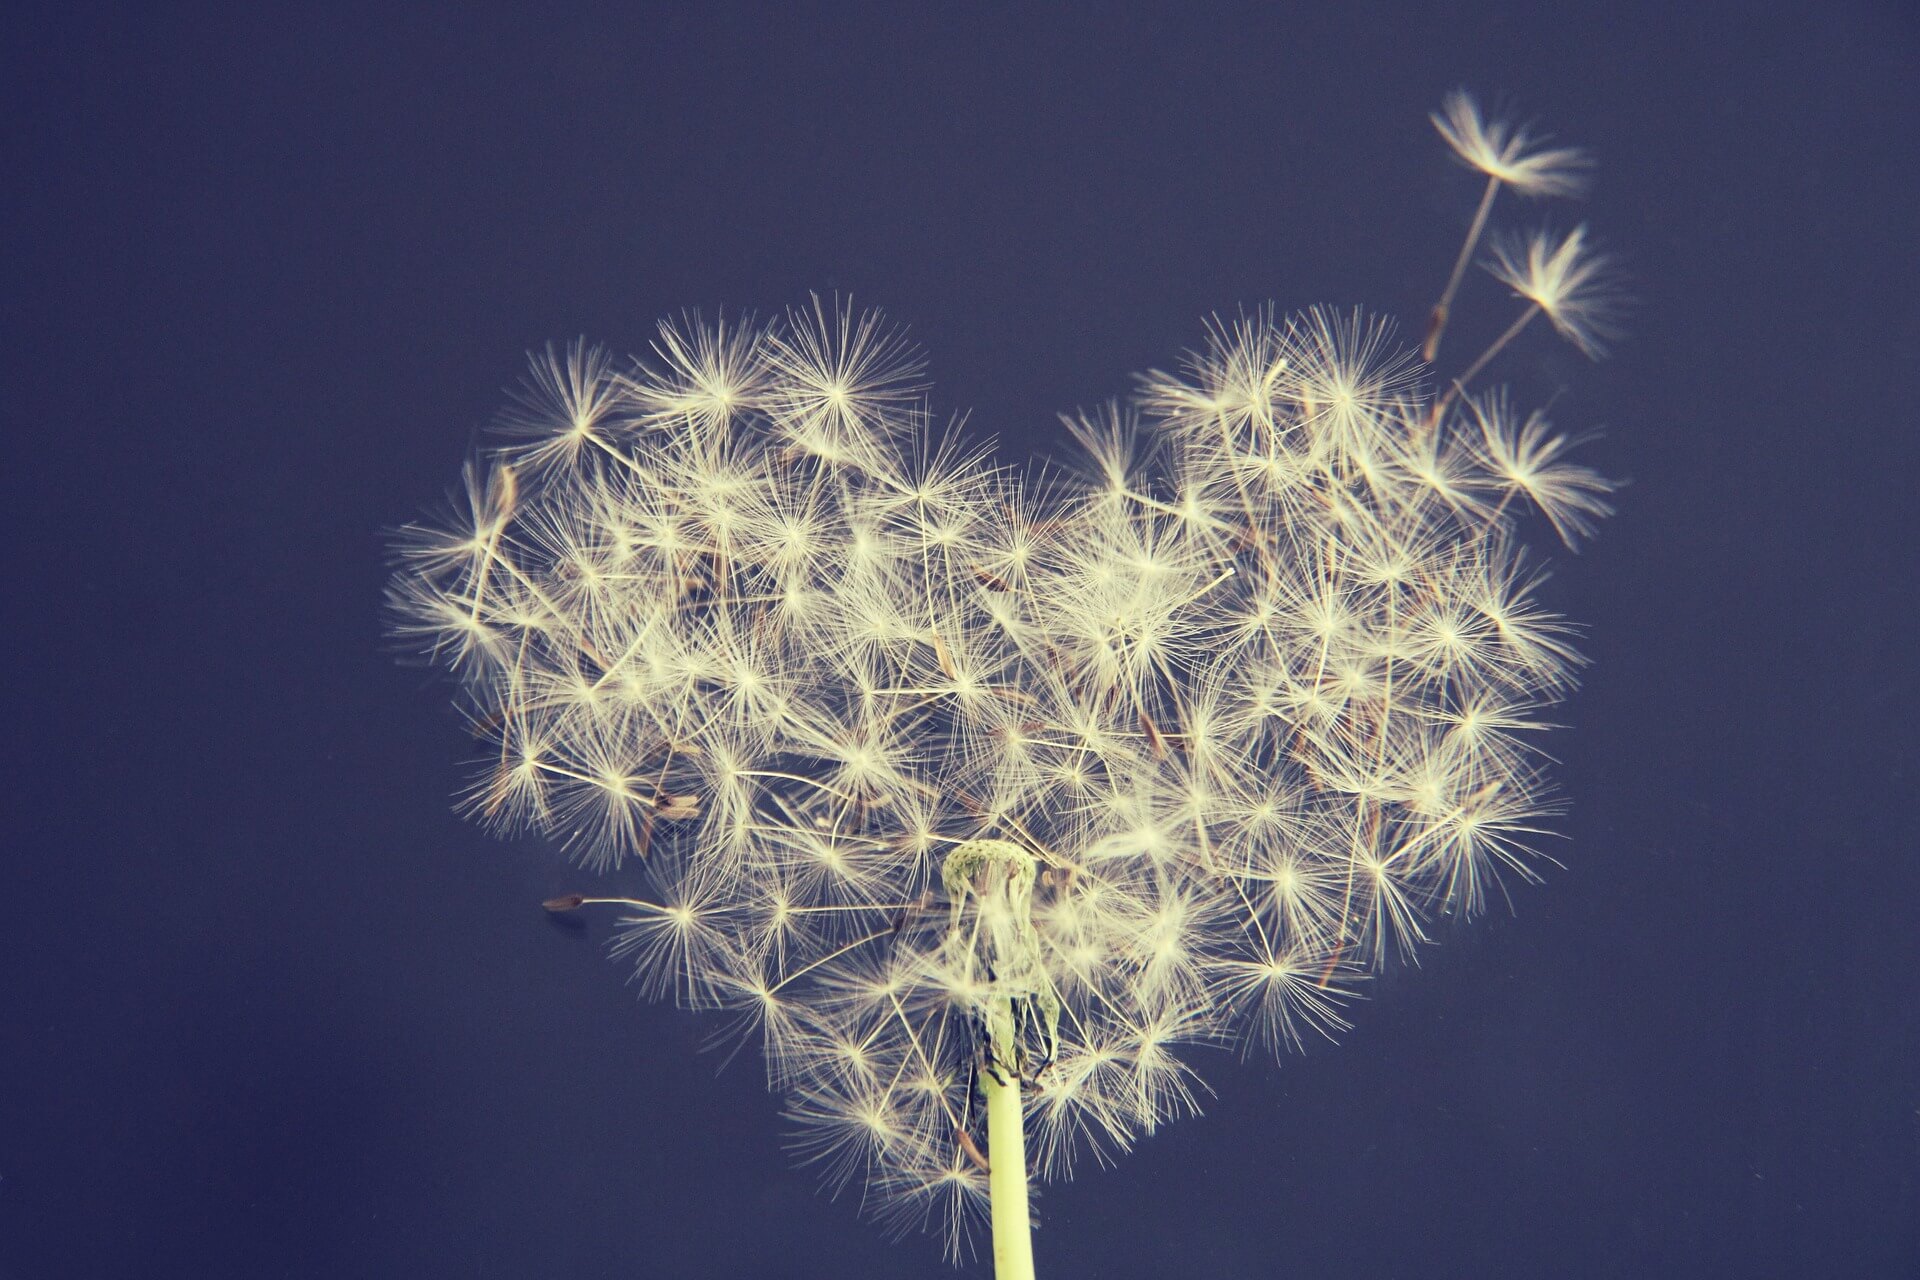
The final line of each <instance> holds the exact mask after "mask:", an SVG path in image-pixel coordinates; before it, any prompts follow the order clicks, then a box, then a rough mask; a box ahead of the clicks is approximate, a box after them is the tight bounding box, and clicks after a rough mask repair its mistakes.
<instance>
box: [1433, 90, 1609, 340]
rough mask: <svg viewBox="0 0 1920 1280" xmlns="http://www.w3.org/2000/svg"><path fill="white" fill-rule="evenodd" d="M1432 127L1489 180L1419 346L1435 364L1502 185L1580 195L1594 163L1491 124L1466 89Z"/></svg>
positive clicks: (1451, 97)
mask: <svg viewBox="0 0 1920 1280" xmlns="http://www.w3.org/2000/svg"><path fill="white" fill-rule="evenodd" d="M1430 118H1431V119H1432V121H1433V127H1434V128H1435V129H1436V130H1438V131H1439V134H1440V136H1441V137H1442V138H1443V139H1445V140H1446V143H1447V145H1448V146H1449V147H1451V148H1452V149H1453V154H1454V156H1455V158H1456V159H1458V160H1459V161H1460V162H1461V163H1462V164H1465V165H1466V166H1467V167H1469V168H1471V169H1477V170H1478V171H1479V172H1481V173H1484V174H1485V175H1486V176H1487V185H1486V188H1485V189H1484V190H1483V191H1482V192H1481V193H1480V206H1479V208H1477V209H1475V210H1474V214H1473V221H1472V222H1470V223H1469V224H1468V225H1467V238H1466V239H1465V241H1463V242H1462V243H1461V245H1460V253H1459V255H1458V256H1457V257H1455V258H1454V260H1453V271H1452V272H1451V273H1450V274H1449V275H1448V276H1447V285H1446V288H1445V289H1443V290H1441V292H1440V301H1439V302H1437V303H1435V304H1434V308H1433V314H1432V315H1431V316H1429V317H1428V320H1427V334H1426V338H1425V340H1424V341H1422V342H1421V344H1420V355H1421V358H1422V359H1424V360H1425V361H1427V363H1429V364H1431V363H1433V361H1434V359H1435V357H1436V356H1437V355H1438V354H1439V351H1440V338H1441V336H1442V335H1443V334H1444V333H1445V332H1446V328H1447V317H1448V315H1449V313H1450V312H1451V311H1452V308H1453V298H1454V294H1455V293H1456V292H1457V291H1458V290H1459V288H1460V280H1461V277H1463V276H1464V275H1465V274H1466V271H1467V264H1468V263H1469V262H1471V261H1473V251H1474V247H1475V246H1476V245H1478V244H1479V243H1480V236H1481V234H1482V233H1483V232H1485V231H1486V228H1487V216H1488V215H1489V214H1491V213H1492V212H1493V198H1494V197H1495V196H1496V195H1498V194H1499V193H1500V189H1501V188H1502V187H1511V188H1513V190H1514V191H1515V192H1517V193H1518V194H1520V195H1523V196H1536V197H1537V196H1577V195H1580V194H1582V193H1583V192H1584V191H1585V190H1586V185H1587V171H1588V169H1589V168H1590V167H1591V165H1592V161H1591V160H1590V159H1589V158H1588V156H1587V154H1586V153H1585V152H1583V151H1578V150H1575V149H1574V148H1572V147H1549V146H1547V145H1545V140H1544V139H1535V138H1533V137H1532V136H1530V135H1529V134H1528V132H1527V130H1526V129H1525V128H1522V127H1520V126H1517V125H1515V124H1513V123H1511V122H1510V121H1505V120H1493V121H1489V120H1488V119H1486V117H1484V116H1483V115H1481V113H1480V104H1479V103H1478V102H1476V101H1474V98H1473V95H1472V94H1470V93H1468V92H1467V91H1466V90H1464V89H1456V90H1454V91H1453V92H1452V93H1450V94H1448V95H1447V97H1446V101H1445V102H1444V103H1442V104H1441V109H1440V110H1439V111H1437V112H1435V113H1434V114H1433V115H1432V116H1431V117H1430Z"/></svg>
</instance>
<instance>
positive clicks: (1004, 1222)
mask: <svg viewBox="0 0 1920 1280" xmlns="http://www.w3.org/2000/svg"><path fill="white" fill-rule="evenodd" d="M993 1003H994V1006H995V1007H994V1009H993V1011H992V1013H991V1014H989V1030H990V1035H991V1037H992V1040H993V1042H994V1043H996V1044H1012V1042H1013V1008H1012V1004H1011V1002H1009V1001H1006V1000H996V1001H994V1002H993ZM1003 1075H1004V1077H1005V1078H1004V1079H1003V1078H1002V1076H1003ZM980 1078H981V1080H982V1081H983V1082H984V1083H985V1085H986V1091H987V1167H988V1170H989V1172H988V1174H987V1190H988V1193H989V1194H990V1195H991V1196H992V1199H993V1274H994V1280H1033V1227H1032V1220H1031V1218H1030V1216H1029V1214H1028V1211H1027V1132H1026V1119H1025V1116H1024V1115H1023V1114H1022V1110H1021V1106H1020V1076H1019V1074H1018V1073H1017V1072H1016V1071H1015V1070H1014V1068H1013V1066H1012V1065H1011V1063H1009V1064H1008V1065H1006V1066H1001V1065H1000V1064H998V1063H995V1062H992V1061H989V1062H988V1063H987V1065H986V1067H985V1068H984V1069H983V1070H982V1071H981V1072H980Z"/></svg>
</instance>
